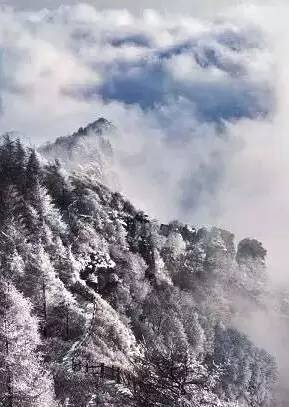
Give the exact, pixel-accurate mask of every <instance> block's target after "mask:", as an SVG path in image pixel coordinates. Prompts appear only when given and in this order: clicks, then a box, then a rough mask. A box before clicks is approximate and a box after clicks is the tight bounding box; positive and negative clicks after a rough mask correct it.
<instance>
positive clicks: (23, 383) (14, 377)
mask: <svg viewBox="0 0 289 407" xmlns="http://www.w3.org/2000/svg"><path fill="white" fill-rule="evenodd" d="M31 311H32V307H31V304H30V302H29V301H28V300H26V299H25V298H24V297H23V295H22V294H20V292H19V291H17V290H16V288H15V287H14V286H13V285H12V284H11V283H7V282H5V281H4V280H1V281H0V342H1V344H2V346H1V348H0V400H1V402H2V405H4V406H7V407H53V406H56V403H55V401H54V394H53V386H52V380H51V377H50V375H49V374H48V372H47V371H46V370H45V368H44V365H43V361H42V359H41V356H40V354H39V353H38V352H37V347H38V345H39V344H40V337H39V334H38V324H37V320H36V319H35V318H34V317H32V316H31Z"/></svg>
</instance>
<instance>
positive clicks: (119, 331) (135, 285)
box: [0, 119, 289, 407]
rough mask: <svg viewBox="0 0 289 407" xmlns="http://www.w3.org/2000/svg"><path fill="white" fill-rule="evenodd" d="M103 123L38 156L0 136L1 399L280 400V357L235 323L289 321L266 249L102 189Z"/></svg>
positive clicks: (151, 406) (107, 150)
mask: <svg viewBox="0 0 289 407" xmlns="http://www.w3.org/2000/svg"><path fill="white" fill-rule="evenodd" d="M107 127H109V123H108V122H106V121H105V120H104V119H100V120H98V121H97V122H95V123H92V124H91V125H89V126H88V127H87V128H82V129H80V130H79V131H78V132H76V133H74V134H73V135H72V136H69V137H63V138H61V139H58V140H56V142H55V143H53V144H49V145H45V146H43V147H41V148H40V149H39V150H38V151H35V150H34V149H32V148H30V147H27V146H25V145H24V144H22V143H21V142H20V141H19V140H18V139H17V138H15V137H14V136H13V135H9V134H6V135H4V136H3V137H2V139H1V147H0V200H1V203H0V261H1V277H0V292H1V295H0V339H1V348H0V405H1V406H3V407H4V406H5V407H6V406H7V407H32V406H33V407H54V406H55V407H56V406H59V407H60V406H61V407H91V406H106V407H130V406H131V407H169V406H182V407H199V406H210V407H213V406H219V407H226V406H228V407H229V406H230V407H231V406H232V407H233V406H234V407H236V406H248V407H249V406H252V407H257V406H260V407H261V406H264V407H269V406H277V405H278V406H281V405H284V406H285V405H286V404H282V400H280V399H281V398H283V400H285V402H286V395H284V391H283V390H282V389H281V390H280V388H281V387H282V381H281V379H280V374H279V371H278V370H279V369H278V364H277V362H276V361H275V359H274V357H273V356H272V355H270V354H269V353H268V352H267V351H266V350H265V349H262V348H261V347H260V346H259V345H258V343H254V341H253V339H252V338H250V337H249V336H247V335H246V334H245V333H244V332H242V330H241V329H240V328H239V324H238V322H237V321H241V320H245V319H246V318H249V316H250V313H251V312H253V311H252V310H254V312H256V310H257V311H260V313H261V312H266V310H268V307H272V309H274V312H275V313H276V315H278V318H280V320H281V319H282V320H283V321H286V320H288V317H289V307H288V293H286V290H285V289H284V292H283V291H282V293H281V291H280V292H278V293H277V292H276V291H273V290H272V289H270V287H269V285H268V284H267V273H266V250H265V249H264V248H263V246H262V244H261V243H260V242H258V241H257V240H254V239H249V238H248V239H244V240H242V241H240V242H239V243H236V242H235V241H234V235H233V234H232V233H231V232H228V231H226V230H222V229H219V228H215V227H213V228H209V229H208V228H202V227H199V228H198V227H197V226H196V225H187V224H182V223H180V222H178V221H176V220H175V221H172V222H171V223H169V224H162V223H160V222H159V221H158V220H156V219H151V218H150V217H149V216H147V215H146V214H145V213H143V212H142V211H140V210H138V208H135V207H134V205H133V203H132V202H129V201H128V200H127V199H126V198H125V197H124V196H122V195H121V194H120V193H119V192H117V191H115V190H113V189H110V188H109V187H108V186H107V185H108V183H107V185H106V182H105V180H106V175H107V174H108V172H109V163H110V159H111V155H112V154H113V152H112V150H111V146H110V143H109V136H106V134H105V129H107ZM85 152H86V153H87V152H89V153H90V155H91V157H94V161H93V165H91V162H92V161H91V157H90V156H89V157H88V156H87V159H86V161H85V157H84V156H85ZM65 156H66V160H65V159H64V157H65ZM79 156H80V157H82V166H81V168H80V167H79V165H78V164H77V165H73V162H74V157H76V158H77V161H78V158H79ZM85 162H86V164H87V165H84V163H85ZM287 329H288V331H287V333H289V323H288V325H287ZM285 402H284V403H285Z"/></svg>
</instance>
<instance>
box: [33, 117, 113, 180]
mask: <svg viewBox="0 0 289 407" xmlns="http://www.w3.org/2000/svg"><path fill="white" fill-rule="evenodd" d="M115 130H116V129H115V127H114V126H113V124H112V123H111V122H109V121H108V120H106V119H105V118H103V117H100V118H98V119H97V120H95V121H93V122H91V123H89V124H88V125H86V126H85V127H80V128H79V129H78V130H77V131H75V132H74V133H72V134H71V135H68V136H64V137H59V138H57V139H56V140H55V141H54V142H52V143H47V144H46V145H44V146H42V147H40V149H39V152H40V153H41V154H42V155H43V156H44V157H45V158H46V159H48V161H54V160H55V159H58V160H60V161H61V162H62V163H63V165H64V166H65V167H66V168H67V169H69V170H76V169H77V170H81V171H84V172H85V173H88V172H89V173H90V175H91V176H93V177H96V178H97V179H99V180H101V181H102V182H108V181H107V179H108V178H111V164H112V157H113V151H112V146H111V142H110V136H111V134H112V133H113V132H115Z"/></svg>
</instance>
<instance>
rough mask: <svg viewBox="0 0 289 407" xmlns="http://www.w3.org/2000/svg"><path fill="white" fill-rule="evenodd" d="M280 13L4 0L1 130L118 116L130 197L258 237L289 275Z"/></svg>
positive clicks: (44, 134)
mask: <svg viewBox="0 0 289 407" xmlns="http://www.w3.org/2000/svg"><path fill="white" fill-rule="evenodd" d="M277 11H279V14H280V11H281V15H283V16H284V21H282V19H280V17H279V19H278V22H277V17H276V15H277ZM288 14H289V12H288V9H287V8H286V7H285V6H284V7H283V8H282V7H281V6H280V7H279V8H276V7H271V6H241V7H239V8H235V9H233V10H231V11H230V12H227V13H226V14H224V15H223V17H218V18H217V19H215V20H214V21H213V20H211V21H208V20H200V19H199V20H197V19H195V18H192V17H190V16H189V15H179V16H172V15H170V14H169V13H167V14H166V15H164V14H161V13H159V12H156V11H152V10H147V11H145V12H144V13H143V14H142V15H141V16H136V15H133V14H131V13H130V12H128V11H125V10H122V11H119V10H103V11H99V10H96V9H95V8H93V7H92V6H90V5H85V4H83V5H75V6H62V7H60V8H58V9H55V10H50V11H48V10H42V11H35V12H31V11H30V12H28V11H26V12H20V11H12V10H11V9H8V8H2V9H0V98H1V120H0V131H1V132H4V131H8V130H17V131H19V132H21V133H22V134H24V135H25V136H26V137H27V138H28V139H29V140H30V141H31V142H32V143H35V144H39V143H41V142H43V141H46V140H53V139H54V138H56V137H57V136H61V135H65V134H68V133H71V132H73V131H74V130H75V129H76V128H78V127H79V126H82V125H85V123H87V122H91V121H92V120H93V119H96V118H97V117H99V116H104V117H106V118H107V119H109V120H111V121H112V122H113V123H114V124H115V125H116V126H117V127H118V128H119V136H118V137H117V138H116V139H114V140H113V143H114V148H115V150H116V158H117V160H116V166H117V170H118V173H119V176H120V178H121V182H122V186H123V191H124V192H125V193H126V194H127V195H128V196H129V197H130V198H131V199H132V200H133V201H134V202H136V204H137V205H138V206H139V207H142V208H144V209H145V210H147V211H149V212H150V213H151V214H152V216H157V217H160V218H162V219H164V220H167V219H172V218H180V219H182V220H184V221H187V222H190V223H199V224H200V223H201V224H218V225H220V226H223V227H226V228H229V229H231V230H233V231H235V232H236V233H237V235H238V236H240V237H241V236H245V235H250V236H253V237H257V238H259V239H261V240H263V241H264V243H265V245H266V246H267V247H268V249H269V252H271V253H272V259H274V261H273V260H272V270H273V273H277V272H278V275H282V276H283V277H284V276H287V270H286V269H285V263H284V256H285V253H286V247H287V245H288V243H289V242H288V238H287V236H286V235H287V230H288V228H289V209H287V207H288V202H289V192H287V188H286V184H287V173H288V170H289V164H288V163H287V151H288V147H289V143H288V136H287V134H288V133H287V131H288V130H289V123H288V119H287V110H288V109H287V108H288V100H287V93H288V92H287V90H288V84H287V78H286V71H287V67H288V63H289V61H288V59H287V57H286V55H287V52H286V44H285V43H284V38H286V35H284V32H287V31H286V30H287V22H286V16H288ZM274 17H276V19H275V18H274ZM288 94H289V93H288Z"/></svg>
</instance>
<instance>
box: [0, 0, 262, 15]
mask: <svg viewBox="0 0 289 407" xmlns="http://www.w3.org/2000/svg"><path fill="white" fill-rule="evenodd" d="M263 1H264V0H263ZM241 2H242V0H217V1H216V0H190V1H188V0H179V1H178V2H176V1H172V0H143V1H135V0H88V1H87V2H86V3H87V4H91V5H93V6H94V7H96V8H98V9H107V8H114V9H128V10H130V11H131V12H134V13H140V12H142V11H143V10H144V9H148V8H153V9H158V10H160V11H163V12H166V11H168V12H178V13H184V12H189V13H192V14H193V15H213V14H215V13H216V12H219V11H220V10H222V9H224V8H226V7H228V6H233V5H236V4H240V3H241ZM265 2H266V0H265ZM77 3H79V2H78V1H77V0H66V1H65V0H9V1H7V0H0V4H9V5H10V6H13V7H15V8H17V9H19V10H38V9H40V8H44V7H47V8H50V9H53V8H56V7H59V6H61V5H63V4H66V5H73V4H77Z"/></svg>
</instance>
